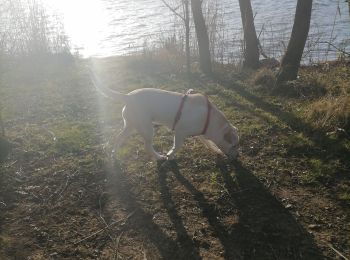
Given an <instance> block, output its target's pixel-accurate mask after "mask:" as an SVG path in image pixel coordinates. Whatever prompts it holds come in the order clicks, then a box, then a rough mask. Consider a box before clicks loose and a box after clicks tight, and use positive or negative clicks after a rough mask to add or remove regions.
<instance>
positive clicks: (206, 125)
mask: <svg viewBox="0 0 350 260" xmlns="http://www.w3.org/2000/svg"><path fill="white" fill-rule="evenodd" d="M205 98H206V100H207V108H208V109H207V118H206V120H205V125H204V128H203V130H202V133H201V135H205V133H206V132H207V129H208V126H209V121H210V111H211V104H210V101H209V99H208V97H207V96H205Z"/></svg>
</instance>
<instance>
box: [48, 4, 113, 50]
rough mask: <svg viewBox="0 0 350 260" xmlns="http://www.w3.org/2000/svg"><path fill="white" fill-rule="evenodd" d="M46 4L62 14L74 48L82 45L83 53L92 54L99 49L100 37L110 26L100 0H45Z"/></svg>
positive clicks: (50, 8)
mask: <svg viewBox="0 0 350 260" xmlns="http://www.w3.org/2000/svg"><path fill="white" fill-rule="evenodd" d="M43 2H44V4H45V6H47V8H48V9H49V10H52V11H53V12H55V13H58V15H60V16H62V19H63V25H64V28H65V31H66V33H67V35H69V36H70V40H71V42H72V43H73V46H72V47H73V48H74V47H76V46H79V47H80V46H82V48H83V50H82V54H84V53H85V54H92V53H94V51H95V50H96V49H98V45H99V39H103V38H104V37H102V36H103V34H104V33H106V32H105V31H104V28H105V27H107V26H108V19H107V17H106V13H105V10H104V8H103V6H102V4H101V3H100V2H99V1H84V0H74V1H70V0H60V1H57V0H43Z"/></svg>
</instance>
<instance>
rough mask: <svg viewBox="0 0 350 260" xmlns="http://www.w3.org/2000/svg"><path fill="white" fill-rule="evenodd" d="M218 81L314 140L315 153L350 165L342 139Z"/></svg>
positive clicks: (240, 87) (347, 151)
mask: <svg viewBox="0 0 350 260" xmlns="http://www.w3.org/2000/svg"><path fill="white" fill-rule="evenodd" d="M216 81H217V82H218V83H219V84H220V85H222V86H223V87H225V88H226V89H229V90H231V91H233V92H236V93H237V94H239V95H240V96H242V97H243V98H245V99H246V100H248V101H250V102H252V103H253V104H254V105H255V106H256V107H257V108H259V109H262V110H264V111H266V112H268V113H270V114H272V115H274V116H276V117H277V118H278V119H279V120H280V121H282V122H284V123H285V124H287V125H288V126H289V127H290V128H291V129H293V130H294V131H297V132H299V133H302V134H304V135H305V136H307V137H308V138H309V139H310V140H311V141H313V142H314V144H315V147H316V148H317V150H316V149H313V148H312V147H310V150H311V151H312V152H313V154H314V155H316V154H315V153H318V157H319V158H323V160H324V161H327V160H329V159H339V160H341V162H342V163H343V164H344V165H347V166H350V165H349V160H348V159H347V158H349V157H350V151H349V150H348V149H347V148H346V147H345V146H344V145H343V144H342V143H341V141H340V140H334V139H331V138H329V136H327V135H326V134H325V133H324V131H322V130H319V129H315V128H314V127H312V125H310V124H309V123H307V122H305V121H303V120H302V119H301V118H299V117H297V116H295V115H293V114H292V113H290V112H287V111H284V110H282V109H281V108H280V106H278V105H275V104H272V103H269V102H267V101H265V100H263V99H262V98H260V97H258V96H256V95H254V94H253V93H251V92H249V91H247V90H246V89H244V88H243V87H242V86H240V85H238V84H234V83H232V82H229V81H224V80H221V79H219V78H216Z"/></svg>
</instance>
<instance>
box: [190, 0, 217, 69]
mask: <svg viewBox="0 0 350 260" xmlns="http://www.w3.org/2000/svg"><path fill="white" fill-rule="evenodd" d="M191 8H192V14H193V21H194V26H195V29H196V35H197V41H198V49H199V63H200V68H201V70H202V71H203V72H204V73H205V74H208V75H210V74H212V68H211V59H210V51H209V37H208V32H207V27H206V25H205V21H204V17H203V13H202V2H201V1H200V0H191Z"/></svg>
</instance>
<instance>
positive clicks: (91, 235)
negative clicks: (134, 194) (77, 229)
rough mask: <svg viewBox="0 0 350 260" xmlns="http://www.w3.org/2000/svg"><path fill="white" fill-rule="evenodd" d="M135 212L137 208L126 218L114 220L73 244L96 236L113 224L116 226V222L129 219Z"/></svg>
mask: <svg viewBox="0 0 350 260" xmlns="http://www.w3.org/2000/svg"><path fill="white" fill-rule="evenodd" d="M135 212H136V209H135V210H134V211H133V212H131V213H130V214H129V215H127V216H126V218H124V219H122V220H119V221H115V222H112V223H111V224H109V225H108V226H105V227H104V228H101V229H100V230H97V231H96V232H94V233H92V234H90V235H88V236H87V237H84V238H83V239H81V240H79V241H77V242H75V243H74V244H73V245H77V244H80V243H81V242H83V241H85V240H87V239H89V238H90V237H93V236H95V235H97V234H99V233H101V232H103V231H105V230H106V229H108V228H110V227H111V226H114V225H115V224H118V223H120V222H123V221H127V220H128V219H129V218H130V217H131V216H132V215H134V213H135Z"/></svg>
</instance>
